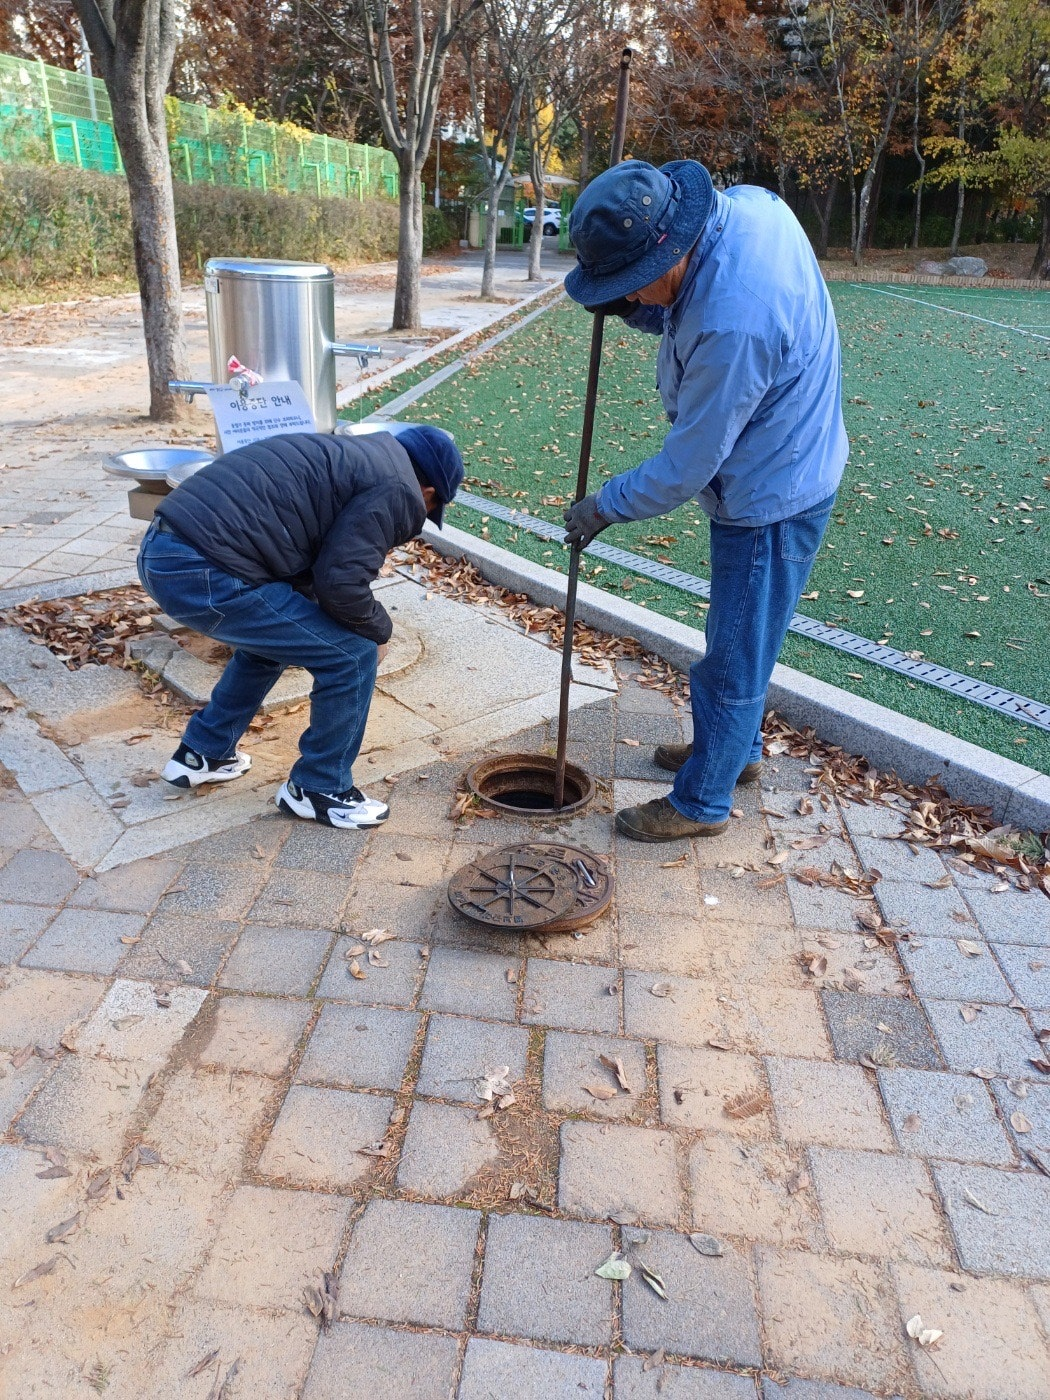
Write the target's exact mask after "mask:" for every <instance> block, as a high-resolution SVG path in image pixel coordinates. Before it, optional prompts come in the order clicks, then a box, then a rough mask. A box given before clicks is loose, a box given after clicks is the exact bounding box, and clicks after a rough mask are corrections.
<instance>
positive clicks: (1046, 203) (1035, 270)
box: [1029, 194, 1050, 281]
mask: <svg viewBox="0 0 1050 1400" xmlns="http://www.w3.org/2000/svg"><path fill="white" fill-rule="evenodd" d="M1039 204H1040V208H1041V209H1042V214H1043V218H1042V222H1041V224H1040V227H1039V246H1038V248H1036V250H1035V257H1034V258H1033V259H1032V270H1031V272H1030V273H1029V276H1030V277H1038V278H1039V280H1040V281H1045V280H1047V279H1048V278H1050V194H1044V195H1042V196H1041V198H1040V200H1039Z"/></svg>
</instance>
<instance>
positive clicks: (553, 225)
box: [522, 204, 561, 234]
mask: <svg viewBox="0 0 1050 1400" xmlns="http://www.w3.org/2000/svg"><path fill="white" fill-rule="evenodd" d="M522 217H523V218H524V220H525V224H526V226H527V228H528V230H529V232H530V233H531V232H532V226H533V224H534V223H535V222H536V208H535V206H534V205H532V204H530V205H529V207H528V208H527V209H526V210H524V211H523V214H522ZM560 228H561V208H560V207H559V206H558V205H557V204H546V205H544V208H543V232H544V233H545V234H552V233H557V232H558V230H559V229H560Z"/></svg>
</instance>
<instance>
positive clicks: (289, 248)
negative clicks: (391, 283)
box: [0, 165, 448, 287]
mask: <svg viewBox="0 0 1050 1400" xmlns="http://www.w3.org/2000/svg"><path fill="white" fill-rule="evenodd" d="M434 213H436V214H438V215H439V216H440V211H439V210H435V211H434ZM175 220H176V227H177V230H178V238H179V251H180V256H181V261H182V268H183V271H184V272H197V271H198V270H199V269H200V268H201V267H203V265H204V263H205V262H206V261H207V259H208V258H210V257H221V256H237V257H245V258H250V257H266V258H293V259H303V260H306V261H314V262H335V263H352V262H378V261H380V260H382V259H385V258H394V257H396V256H397V228H398V211H397V204H396V203H394V202H393V201H392V200H385V199H365V200H361V201H358V200H350V199H317V198H316V197H313V196H308V195H287V194H280V193H270V192H267V193H264V192H263V191H262V190H241V189H230V188H224V187H220V186H213V185H184V184H181V183H178V182H176V184H175ZM442 223H444V220H443V219H442ZM434 225H435V221H433V220H428V221H427V223H426V225H425V227H426V230H427V232H428V234H431V233H432V237H434V236H436V241H435V242H434V243H433V246H443V244H444V243H446V242H448V238H447V237H446V236H445V230H444V229H438V228H436V227H435V226H434ZM113 276H122V277H129V276H130V277H133V276H134V260H133V257H132V248H131V222H130V217H129V211H128V192H127V185H126V184H125V182H124V181H123V180H121V179H119V178H117V177H116V176H113V175H97V174H92V173H90V172H88V171H83V170H75V169H72V168H70V167H67V166H58V167H56V166H39V165H25V166H19V165H5V166H2V167H0V282H6V283H8V284H13V285H15V286H21V287H26V286H33V285H34V284H36V283H38V282H57V281H62V280H64V279H73V278H77V279H81V278H87V277H113Z"/></svg>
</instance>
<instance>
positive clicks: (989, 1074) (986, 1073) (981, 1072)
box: [970, 1065, 998, 1079]
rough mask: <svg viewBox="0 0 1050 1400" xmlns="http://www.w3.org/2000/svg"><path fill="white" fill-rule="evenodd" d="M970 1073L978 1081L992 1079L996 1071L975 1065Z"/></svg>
mask: <svg viewBox="0 0 1050 1400" xmlns="http://www.w3.org/2000/svg"><path fill="white" fill-rule="evenodd" d="M970 1073H971V1074H975V1075H976V1076H977V1078H978V1079H994V1078H995V1076H996V1074H997V1073H998V1071H997V1070H994V1069H986V1068H985V1067H984V1066H983V1065H975V1066H974V1068H973V1069H972V1070H971V1071H970Z"/></svg>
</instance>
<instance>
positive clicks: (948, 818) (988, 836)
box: [764, 711, 1050, 896]
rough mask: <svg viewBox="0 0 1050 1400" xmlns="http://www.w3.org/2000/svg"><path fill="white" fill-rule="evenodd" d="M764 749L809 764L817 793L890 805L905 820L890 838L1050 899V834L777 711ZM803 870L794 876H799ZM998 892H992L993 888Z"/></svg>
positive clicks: (767, 730)
mask: <svg viewBox="0 0 1050 1400" xmlns="http://www.w3.org/2000/svg"><path fill="white" fill-rule="evenodd" d="M764 729H765V734H766V752H767V753H768V754H770V755H771V756H776V755H778V754H788V755H789V756H790V757H792V758H800V759H804V760H805V761H806V762H808V763H809V765H810V767H809V769H808V771H809V772H810V774H811V775H812V777H813V791H814V793H816V794H821V795H822V794H827V795H829V796H833V797H836V798H842V799H844V800H845V801H847V802H856V803H860V804H861V805H864V804H868V803H876V804H878V805H880V806H884V807H892V808H893V809H895V810H896V811H898V812H900V813H901V815H902V816H903V817H904V820H905V828H904V830H903V831H902V832H901V834H900V835H899V836H898V837H895V838H894V837H890V838H886V839H890V840H894V839H896V840H900V841H905V842H907V844H908V845H910V846H912V847H919V846H926V847H929V848H930V849H932V850H937V851H944V852H946V853H947V854H948V858H949V864H952V865H954V866H955V868H956V869H957V870H959V871H960V873H962V872H965V871H966V870H972V869H976V870H984V871H988V872H991V873H992V874H996V875H998V876H999V877H1000V882H1001V887H1003V888H1005V885H1006V881H1007V880H1008V879H1009V882H1010V883H1011V884H1012V885H1013V886H1015V887H1016V888H1018V889H1023V890H1030V889H1038V890H1042V892H1043V893H1044V894H1046V895H1048V896H1050V833H1044V834H1043V836H1042V837H1040V836H1039V835H1037V834H1036V833H1034V832H1031V831H1020V830H1018V829H1017V828H1015V827H1008V826H998V825H996V823H995V821H994V820H993V818H992V815H991V812H990V811H989V809H988V808H986V807H971V806H968V805H967V804H966V803H965V802H960V801H958V800H957V799H956V798H954V797H951V796H950V795H949V794H948V793H947V792H946V791H945V789H944V787H943V786H942V785H941V783H940V782H939V781H938V780H937V779H936V778H929V779H927V781H926V782H925V783H921V784H919V783H906V782H904V781H903V780H902V779H901V778H899V777H898V776H897V774H896V773H893V772H889V773H886V772H882V771H880V770H879V769H876V768H873V767H872V766H871V765H870V764H869V763H868V761H867V759H865V758H859V757H857V756H856V755H855V754H849V753H847V752H846V751H845V750H844V749H842V748H840V747H839V746H838V745H837V744H825V743H823V742H821V740H819V739H818V738H817V737H816V735H815V733H814V732H813V730H812V729H805V730H802V731H799V730H797V729H794V728H793V727H792V726H791V725H790V724H788V723H787V721H786V720H784V719H781V718H780V716H779V715H776V714H774V713H773V712H772V711H770V713H769V714H768V715H767V716H766V719H765V724H764ZM802 873H803V872H797V874H798V875H801V874H802ZM993 888H995V887H993Z"/></svg>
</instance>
